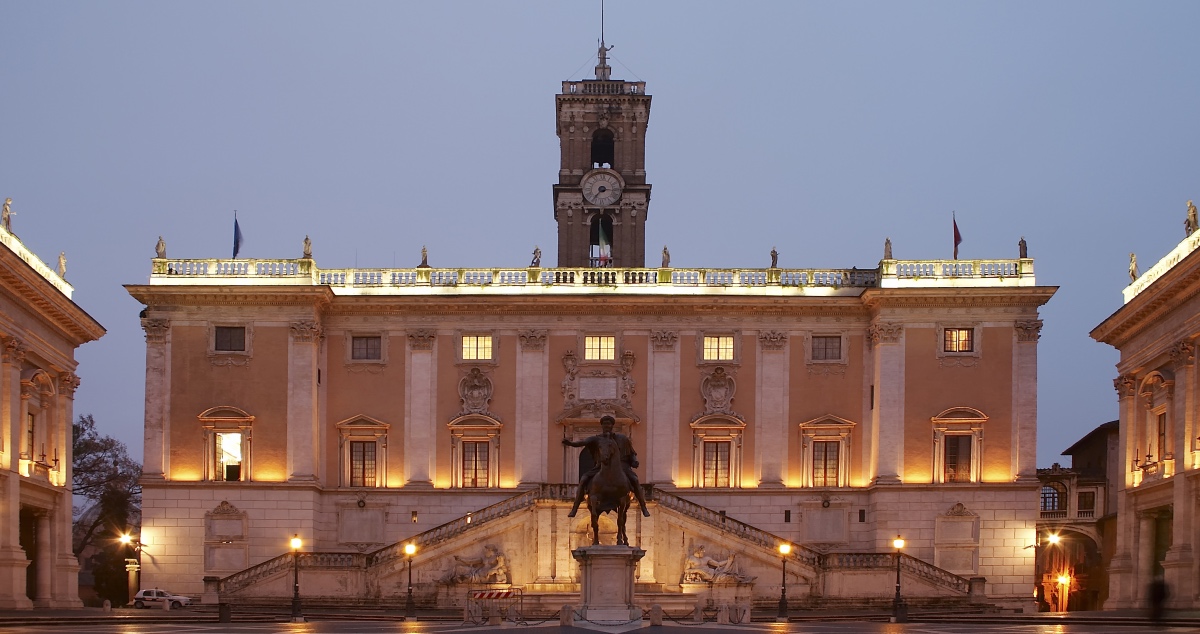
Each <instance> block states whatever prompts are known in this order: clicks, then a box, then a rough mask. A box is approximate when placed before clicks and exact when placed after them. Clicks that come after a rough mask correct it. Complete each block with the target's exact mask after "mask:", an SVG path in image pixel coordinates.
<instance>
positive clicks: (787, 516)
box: [783, 511, 792, 522]
mask: <svg viewBox="0 0 1200 634" xmlns="http://www.w3.org/2000/svg"><path fill="white" fill-rule="evenodd" d="M783 521H784V522H790V521H792V512H791V511H784V512H783Z"/></svg>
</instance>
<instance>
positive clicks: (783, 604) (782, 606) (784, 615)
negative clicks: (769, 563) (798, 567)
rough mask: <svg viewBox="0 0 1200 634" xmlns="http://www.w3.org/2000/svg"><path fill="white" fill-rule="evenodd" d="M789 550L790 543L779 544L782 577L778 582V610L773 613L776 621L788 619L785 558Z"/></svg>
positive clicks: (790, 547) (790, 550)
mask: <svg viewBox="0 0 1200 634" xmlns="http://www.w3.org/2000/svg"><path fill="white" fill-rule="evenodd" d="M790 552H792V545H791V544H787V543H784V544H780V545H779V558H780V559H781V560H783V577H782V579H781V581H780V583H779V611H778V612H777V613H776V614H775V620H776V621H783V622H787V620H788V604H787V558H788V553H790Z"/></svg>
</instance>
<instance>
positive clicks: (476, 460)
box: [462, 442, 490, 488]
mask: <svg viewBox="0 0 1200 634" xmlns="http://www.w3.org/2000/svg"><path fill="white" fill-rule="evenodd" d="M462 485H463V487H464V488H486V487H488V486H490V483H489V482H488V443H486V442H464V443H463V444H462Z"/></svg>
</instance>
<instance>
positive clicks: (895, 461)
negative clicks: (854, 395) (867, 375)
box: [867, 323, 904, 484]
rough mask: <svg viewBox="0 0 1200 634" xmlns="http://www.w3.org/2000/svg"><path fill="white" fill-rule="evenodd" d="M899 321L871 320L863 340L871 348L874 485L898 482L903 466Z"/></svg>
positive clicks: (902, 370) (902, 353)
mask: <svg viewBox="0 0 1200 634" xmlns="http://www.w3.org/2000/svg"><path fill="white" fill-rule="evenodd" d="M903 335H904V326H903V325H902V324H889V323H875V324H872V325H871V327H870V328H868V329H867V340H868V341H870V342H871V346H872V347H873V348H874V349H875V371H874V379H875V381H874V382H875V393H876V398H875V410H874V411H873V412H872V416H871V418H872V422H873V423H874V424H873V425H872V426H873V427H874V432H875V442H874V444H875V456H876V458H875V481H874V484H900V472H901V469H903V468H904V464H903V461H904V345H903V343H902V339H903Z"/></svg>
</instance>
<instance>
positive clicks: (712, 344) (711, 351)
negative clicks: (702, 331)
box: [704, 335, 733, 361]
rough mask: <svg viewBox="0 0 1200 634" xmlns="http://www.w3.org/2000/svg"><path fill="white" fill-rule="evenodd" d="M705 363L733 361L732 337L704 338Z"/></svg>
mask: <svg viewBox="0 0 1200 634" xmlns="http://www.w3.org/2000/svg"><path fill="white" fill-rule="evenodd" d="M704 360H705V361H733V337H732V336H731V335H718V336H712V337H710V336H705V337H704Z"/></svg>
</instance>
